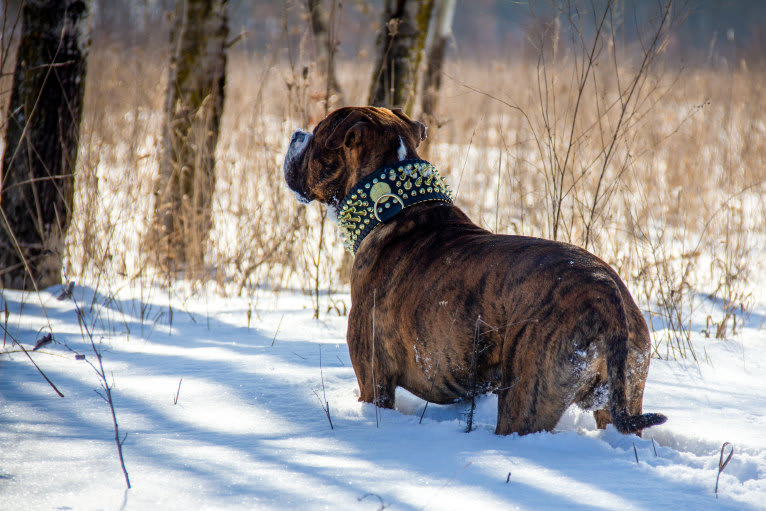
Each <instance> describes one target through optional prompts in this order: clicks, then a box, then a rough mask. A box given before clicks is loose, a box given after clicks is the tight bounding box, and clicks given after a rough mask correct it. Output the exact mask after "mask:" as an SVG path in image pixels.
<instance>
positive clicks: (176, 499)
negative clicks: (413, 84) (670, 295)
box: [0, 284, 766, 510]
mask: <svg viewBox="0 0 766 511" xmlns="http://www.w3.org/2000/svg"><path fill="white" fill-rule="evenodd" d="M59 292H60V288H51V289H49V290H44V291H41V292H40V293H39V295H38V294H35V293H31V294H30V293H21V292H13V291H7V290H6V291H4V292H3V295H2V297H3V299H4V301H5V303H6V304H7V307H8V311H9V316H8V319H7V321H5V322H3V324H4V325H5V326H6V328H7V330H8V332H9V334H11V335H12V336H14V337H15V338H17V339H18V340H19V341H20V342H21V343H22V344H23V345H24V346H25V347H26V348H27V349H28V350H31V348H32V347H33V346H34V344H35V341H36V340H37V339H38V338H39V337H40V336H41V335H42V334H43V333H45V332H47V331H51V330H52V331H53V333H54V339H55V342H54V343H52V344H49V345H47V346H45V347H43V348H41V349H40V350H38V351H35V352H31V351H30V355H31V356H32V357H33V359H34V360H35V362H36V363H37V364H38V365H39V367H40V369H41V370H42V371H44V372H45V374H46V375H47V376H48V377H49V378H50V380H51V381H52V382H53V383H54V384H55V385H56V386H57V387H58V388H59V389H60V390H61V392H62V393H64V394H65V396H66V397H64V398H60V397H58V396H57V395H56V394H55V392H54V391H53V389H52V388H51V387H50V386H49V385H48V384H47V383H46V382H45V381H44V379H43V378H42V376H41V375H40V373H39V372H38V371H37V370H36V369H35V367H34V366H33V365H32V364H31V363H30V361H29V359H28V358H27V357H26V355H25V354H24V353H21V352H19V350H18V348H17V347H16V346H13V345H12V344H11V342H12V341H11V340H10V337H8V338H7V339H6V340H5V351H15V352H14V353H11V354H7V355H3V356H0V508H1V509H3V510H22V509H23V510H38V509H39V510H43V509H45V510H50V509H55V510H69V509H72V510H90V509H128V510H144V509H163V510H165V509H168V510H174V509H227V510H228V509H235V510H236V509H248V510H250V509H259V510H260V509H266V510H268V509H274V510H277V509H279V510H284V509H332V510H336V509H341V510H342V509H353V510H364V509H370V510H374V509H381V508H382V507H383V506H385V509H405V510H410V509H412V510H424V509H425V510H446V509H460V510H466V509H481V510H493V509H529V510H541V509H624V510H628V509H636V510H640V509H645V510H648V509H694V510H698V509H720V510H730V509H731V510H735V509H736V510H741V509H766V397H765V396H766V377H764V374H766V331H765V330H763V329H762V325H763V312H764V307H763V306H762V305H757V306H756V307H754V309H753V313H752V314H751V316H750V318H749V321H748V322H747V323H746V324H745V326H744V327H743V328H742V329H740V330H739V334H738V335H737V336H736V337H734V339H732V340H727V341H719V340H712V339H706V338H704V337H703V336H702V334H699V333H694V334H693V342H694V345H695V350H696V352H697V354H698V355H701V356H700V362H699V363H695V362H694V361H693V360H691V359H684V360H676V361H674V360H669V361H666V360H660V359H652V361H651V366H650V373H649V380H648V382H647V387H646V393H645V400H644V409H645V410H646V411H648V412H662V413H664V414H666V415H667V416H668V417H669V420H668V422H667V423H666V424H665V425H662V426H657V427H654V428H651V429H649V430H646V432H645V435H644V438H638V437H636V436H632V435H631V436H625V435H621V434H619V433H618V432H617V431H616V430H614V429H613V428H611V427H610V428H609V429H607V430H605V431H600V430H597V429H596V427H595V422H594V420H593V418H592V416H591V414H589V413H586V412H582V411H580V410H578V409H576V408H572V409H570V410H568V411H567V413H566V414H565V415H564V417H563V418H562V419H561V421H560V423H559V425H558V427H557V430H556V432H554V433H540V434H533V435H527V436H522V437H519V436H517V435H511V436H507V437H502V436H496V435H495V434H494V426H495V414H496V403H497V401H496V398H495V397H494V396H492V395H488V396H485V397H482V398H481V399H479V401H478V405H477V410H476V415H475V418H474V424H475V426H476V429H475V430H474V431H472V432H470V433H465V431H464V430H465V426H466V424H465V413H466V410H467V409H468V405H467V404H466V403H456V404H454V405H447V406H438V405H433V404H429V405H428V407H427V409H426V410H425V414H424V415H423V419H422V422H421V420H420V418H421V414H423V407H424V405H425V403H424V402H423V401H422V400H420V399H418V398H417V397H415V396H413V395H411V394H409V393H408V392H406V391H403V390H402V389H399V390H398V391H397V396H396V399H397V407H396V410H376V409H375V408H374V407H373V406H371V405H368V404H362V403H359V402H358V401H357V394H358V390H357V384H356V377H355V375H354V372H353V369H352V367H351V363H350V360H349V355H348V349H347V347H346V345H345V327H346V318H345V317H337V316H330V315H328V316H326V317H325V316H323V317H322V319H321V320H314V319H311V317H312V313H313V311H312V309H311V306H310V303H311V301H310V297H308V296H305V295H302V294H300V293H298V292H286V291H285V292H282V293H274V292H272V291H266V290H260V291H259V295H258V297H257V298H258V299H257V304H258V306H257V310H252V307H251V305H250V304H251V303H252V301H250V300H248V299H244V298H243V299H233V298H222V297H219V296H216V295H215V294H214V293H213V292H208V291H199V292H197V293H196V294H192V293H191V292H189V291H186V292H181V291H179V290H175V291H172V292H171V293H168V292H167V291H166V290H156V289H154V290H147V289H140V288H138V287H137V286H136V285H135V284H134V285H133V286H127V285H126V286H125V287H123V288H121V290H120V291H119V292H115V293H114V294H110V293H104V292H101V291H97V290H94V289H93V288H90V287H87V286H79V285H78V286H77V287H75V291H74V297H75V299H76V301H77V304H78V305H79V306H80V307H81V308H82V310H83V312H84V314H85V318H86V324H87V325H88V327H89V328H90V331H91V332H92V334H93V339H94V341H95V343H96V345H97V346H98V347H99V348H100V349H101V352H102V355H103V363H104V367H105V370H106V374H107V376H108V381H109V383H110V384H111V385H112V387H113V395H114V404H115V407H116V412H117V420H118V423H119V427H120V435H124V434H127V437H126V439H125V442H124V454H125V464H126V468H127V470H128V473H129V475H130V479H131V483H132V485H133V487H132V489H130V490H126V489H125V482H124V479H123V475H122V472H121V470H120V464H119V459H118V457H117V450H116V448H115V442H114V430H113V428H112V419H111V415H110V413H109V408H108V406H107V405H106V403H105V402H104V401H103V400H102V398H101V397H100V396H99V395H98V394H97V393H96V392H94V390H99V389H100V382H99V379H98V376H97V375H96V373H95V372H94V370H93V368H92V367H91V366H90V365H88V363H87V362H88V361H90V362H94V363H97V362H96V357H95V356H94V353H93V350H92V349H91V346H90V341H89V339H88V337H87V335H83V333H82V330H81V327H80V324H79V323H78V320H77V313H76V309H75V304H74V303H73V301H72V300H64V301H58V300H57V299H56V297H57V296H58V293H59ZM141 297H143V298H141ZM335 299H336V300H337V299H342V300H344V301H345V302H346V303H350V300H349V298H348V296H347V295H346V296H344V295H340V296H336V297H335ZM0 301H2V299H0ZM91 304H93V305H92V306H91ZM706 305H707V306H708V307H711V308H713V307H715V306H716V304H715V303H713V302H708V303H707V304H706ZM4 310H5V304H3V303H0V321H3V318H4V314H3V311H4ZM249 311H251V315H250V316H251V317H250V318H249V320H248V316H249ZM699 314H700V315H701V316H700V317H704V316H705V315H706V314H707V312H706V311H704V310H702V311H700V312H699ZM703 323H704V321H703ZM248 324H249V326H248ZM697 331H698V330H697ZM65 345H66V346H65ZM67 347H68V348H67ZM75 353H81V354H85V356H86V360H76V359H75ZM320 356H321V365H320ZM179 381H180V390H179ZM176 398H177V404H174V400H175V399H176ZM325 399H326V401H327V402H328V403H329V412H330V418H331V419H332V425H333V429H331V428H330V424H329V421H328V418H327V415H326V414H325V412H324V410H323V408H322V405H323V403H324V400H325ZM724 442H731V444H733V446H734V455H733V457H732V459H731V462H730V463H729V464H728V466H727V467H726V469H725V470H724V471H723V472H722V473H721V475H720V481H719V495H718V498H716V495H715V494H714V488H715V481H716V475H717V473H718V463H719V455H720V450H721V446H722V444H723V443H724ZM634 449H635V451H634ZM655 449H656V455H655ZM636 455H637V456H638V462H636Z"/></svg>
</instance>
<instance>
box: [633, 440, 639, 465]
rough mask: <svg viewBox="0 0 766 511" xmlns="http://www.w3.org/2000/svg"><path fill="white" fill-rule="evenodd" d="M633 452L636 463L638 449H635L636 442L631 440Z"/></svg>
mask: <svg viewBox="0 0 766 511" xmlns="http://www.w3.org/2000/svg"><path fill="white" fill-rule="evenodd" d="M633 454H635V455H636V463H638V449H636V442H633Z"/></svg>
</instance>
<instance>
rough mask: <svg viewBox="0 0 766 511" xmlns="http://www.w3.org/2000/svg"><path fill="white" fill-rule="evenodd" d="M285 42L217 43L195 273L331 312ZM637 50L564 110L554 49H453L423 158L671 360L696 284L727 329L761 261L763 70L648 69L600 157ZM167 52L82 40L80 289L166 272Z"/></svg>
mask: <svg viewBox="0 0 766 511" xmlns="http://www.w3.org/2000/svg"><path fill="white" fill-rule="evenodd" d="M290 55H292V57H288V56H285V54H284V52H281V51H277V50H274V51H272V52H266V53H263V54H260V55H255V54H248V53H247V52H244V51H238V50H237V49H236V47H235V49H234V50H233V51H232V53H231V54H230V61H229V68H228V73H227V86H226V101H225V106H224V117H223V122H222V128H221V135H220V139H219V145H218V148H217V175H218V180H217V187H216V191H215V199H214V214H213V221H214V227H213V231H212V233H211V238H210V240H209V242H208V244H207V247H206V264H207V266H208V271H207V272H205V273H204V274H203V276H202V277H201V281H200V282H198V284H208V283H215V285H216V286H217V287H218V288H219V290H220V292H222V293H226V294H245V295H249V296H251V297H256V294H257V292H258V289H262V288H264V287H268V288H274V289H280V288H283V287H286V286H291V287H297V288H300V289H303V290H304V291H306V292H307V293H312V292H313V293H315V295H316V296H315V299H316V305H315V307H316V308H317V309H319V308H321V309H322V313H326V311H327V310H328V309H330V308H334V309H335V310H336V311H341V310H342V309H343V307H342V306H339V305H338V304H337V303H336V302H333V301H332V298H333V293H334V292H335V291H337V290H339V289H341V288H342V284H341V280H340V278H339V267H340V264H341V261H342V248H341V244H340V243H339V242H338V241H337V235H336V228H335V226H334V224H333V222H332V218H324V215H323V213H322V211H321V209H320V208H319V207H318V206H317V205H315V204H311V205H308V206H304V205H300V204H298V203H297V202H296V201H295V199H294V197H293V194H292V193H291V192H290V191H289V190H288V189H287V188H286V186H285V185H284V182H283V177H282V155H283V154H284V151H285V149H286V145H287V141H288V139H289V134H290V133H291V132H292V130H294V129H296V128H309V127H313V125H314V124H315V123H316V122H317V121H318V120H320V119H321V118H322V116H323V115H324V112H325V110H326V108H327V107H328V105H325V104H324V102H323V101H324V96H325V95H324V93H325V87H324V82H323V80H322V79H321V77H320V76H319V75H318V72H317V69H315V67H314V66H313V65H312V59H311V56H310V54H309V53H308V52H306V51H304V50H303V49H302V48H297V49H293V51H291V52H290ZM603 58H605V59H606V58H609V54H608V52H607V53H605V54H604V57H603ZM368 60H369V59H350V60H348V59H347V60H344V59H342V58H339V59H338V62H337V65H338V78H339V80H340V82H341V86H342V87H343V91H344V95H345V97H346V98H348V101H349V103H351V104H362V103H364V98H365V96H366V91H367V88H368V82H367V80H366V77H368V76H369V75H370V71H371V69H369V67H370V63H369V62H368ZM638 60H639V59H638V55H636V56H631V55H630V54H628V55H627V57H626V56H625V54H622V55H621V60H620V61H616V64H614V65H613V67H612V68H610V69H609V70H605V68H606V66H605V65H601V67H597V68H596V69H594V71H593V72H594V75H593V76H594V79H593V82H589V83H588V84H587V85H586V87H585V88H584V93H583V92H581V93H580V97H579V99H580V105H579V107H578V108H579V112H580V113H579V115H578V117H577V119H576V120H575V121H573V120H572V116H571V113H572V110H573V105H574V104H575V102H576V101H577V94H578V89H577V87H576V86H575V84H576V83H577V82H576V80H575V79H574V78H573V76H574V75H573V69H574V68H573V64H572V60H571V59H568V58H567V56H566V55H565V54H563V53H562V55H560V56H559V57H555V56H551V58H550V59H549V60H548V61H546V62H545V64H544V65H545V69H541V66H540V61H539V60H538V59H536V58H530V57H524V56H519V57H518V58H516V57H509V58H508V59H506V60H496V61H493V62H491V63H488V64H485V63H480V62H476V61H475V60H471V61H459V60H458V61H452V62H450V63H449V64H448V65H447V68H446V70H445V79H444V85H443V90H442V93H441V98H440V102H439V109H438V112H437V115H436V118H437V123H436V125H434V126H431V129H430V131H429V136H430V137H431V138H432V144H431V146H430V154H429V155H427V156H428V158H429V159H430V161H431V162H432V163H434V164H435V165H436V166H437V167H438V168H439V169H440V170H441V172H442V173H443V174H444V175H445V176H446V177H447V179H448V181H450V183H451V184H452V186H453V188H454V189H455V190H456V191H457V204H458V205H459V206H460V207H462V208H464V209H465V210H466V211H467V212H468V213H469V215H470V216H471V217H472V218H473V219H474V220H475V221H476V222H477V223H479V224H481V225H483V226H484V227H486V228H488V229H490V230H493V231H495V232H499V233H511V234H525V235H533V236H543V237H549V238H551V237H554V235H555V237H556V238H558V239H560V240H564V241H568V242H571V243H575V244H579V245H583V246H585V245H587V247H588V249H589V250H591V251H593V252H594V253H596V254H597V255H599V256H600V257H602V258H603V259H605V260H606V261H607V262H609V263H610V264H612V265H613V266H614V267H615V268H616V269H617V271H618V272H619V273H620V275H622V276H623V278H625V280H626V281H627V282H628V285H629V287H630V289H631V290H632V292H633V294H634V296H636V298H637V299H638V301H639V302H640V304H641V305H642V307H643V308H644V310H647V311H649V313H650V315H651V316H652V318H653V321H652V324H653V326H654V327H655V328H657V329H658V331H660V330H661V331H662V332H663V335H664V336H665V337H662V338H660V339H659V340H658V341H657V342H658V347H657V350H656V354H657V355H661V356H679V355H684V354H685V353H686V351H687V350H688V349H690V345H689V344H688V334H689V330H690V329H692V328H696V326H694V325H691V323H690V318H691V312H692V311H693V310H694V309H695V307H696V306H697V305H698V302H699V300H700V296H702V295H701V294H700V293H707V294H709V295H710V296H713V297H715V299H717V300H720V301H721V304H722V307H721V310H722V311H724V312H723V313H722V315H721V316H720V317H711V318H709V320H708V324H707V325H706V332H708V333H709V334H710V335H711V336H717V337H726V336H727V335H730V334H731V333H732V331H733V330H732V329H733V328H736V326H737V325H740V324H741V320H742V317H743V316H744V315H745V314H746V313H747V311H748V310H749V308H750V306H751V299H752V293H753V291H754V286H755V285H756V283H757V281H756V280H755V279H754V277H755V276H757V274H759V273H760V272H761V271H762V270H763V264H762V261H761V258H762V257H763V249H762V247H763V246H764V241H766V240H765V236H764V233H765V232H766V220H765V219H766V214H765V212H764V206H763V204H764V198H765V197H764V195H766V186H765V185H764V182H765V181H766V164H765V163H766V162H765V161H764V159H766V121H765V119H766V96H765V95H764V94H763V89H762V87H760V86H758V84H761V83H766V82H765V81H764V78H766V72H764V70H762V69H748V68H747V66H746V65H745V64H743V65H737V66H736V67H732V68H720V67H715V66H708V67H703V68H693V69H684V70H681V71H679V69H678V68H677V67H675V66H673V65H672V64H671V63H664V64H663V63H660V64H658V65H655V66H653V67H652V68H651V69H649V70H648V71H647V72H646V76H645V78H644V81H643V82H642V84H641V87H642V88H641V93H640V94H639V95H638V96H637V98H634V100H635V101H634V103H632V104H631V106H630V116H629V117H628V119H627V121H624V122H625V124H624V125H623V127H624V128H625V131H624V132H621V134H620V135H619V137H618V139H617V140H616V144H614V148H613V150H612V153H611V159H609V160H608V161H606V164H604V162H605V157H604V155H605V148H606V147H608V146H609V142H610V139H609V134H610V133H613V132H614V130H615V126H616V125H617V123H618V118H619V113H620V104H621V103H620V101H621V98H624V97H625V96H624V89H625V80H627V79H628V78H629V77H630V76H632V74H631V73H633V72H634V71H635V65H636V63H637V62H638ZM166 65H167V55H166V53H165V52H164V50H162V49H161V45H159V46H155V47H144V46H141V45H136V46H132V47H126V46H125V45H124V44H120V43H115V44H100V45H97V46H94V48H93V51H92V54H91V57H90V64H89V76H88V83H87V90H86V109H85V115H84V118H83V126H82V129H81V141H82V143H81V148H80V159H79V168H78V176H77V190H76V195H75V218H74V221H73V223H72V227H71V230H70V233H69V244H68V246H69V253H68V255H67V259H66V271H67V274H68V276H70V277H71V278H76V279H78V280H85V281H87V282H91V283H95V284H94V285H96V286H116V285H118V284H117V282H134V281H136V280H140V281H142V282H147V283H153V284H157V283H165V284H166V285H167V284H171V285H172V282H170V281H169V280H168V278H169V277H168V276H165V275H161V274H158V273H157V272H156V270H153V269H152V268H151V267H149V266H148V264H147V261H148V259H149V258H148V254H146V253H145V248H144V247H143V246H142V245H141V239H142V235H143V234H144V233H145V232H146V229H147V228H148V225H149V221H150V215H151V211H152V201H153V197H152V193H151V190H152V181H153V179H154V177H155V176H156V172H157V161H158V155H159V137H160V133H161V126H160V122H161V119H162V110H161V109H162V98H163V97H164V95H163V91H164V86H165V83H164V81H165V76H166V72H165V66H166ZM542 72H545V73H546V75H545V77H544V78H541V73H542ZM552 76H555V77H556V78H555V79H551V77H552ZM618 77H622V78H623V82H622V83H621V82H620V80H619V79H618ZM546 80H547V81H546ZM543 86H544V87H545V89H544V90H543V88H542V87H543ZM541 91H542V92H541ZM543 92H544V94H545V95H546V96H545V98H544V99H542V100H541V97H542V93H543ZM554 102H555V104H554ZM332 106H336V105H329V107H332ZM572 123H574V130H571V127H572ZM570 130H571V131H572V132H573V133H574V134H575V136H574V139H576V144H575V145H574V146H572V147H571V148H570V147H569V146H568V145H567V144H566V142H567V141H568V140H569V141H571V138H570V139H567V138H566V137H564V136H559V135H558V134H560V133H564V134H566V133H567V132H569V131H570ZM548 132H550V133H552V134H551V135H547V133H548ZM546 137H547V138H546ZM561 144H564V145H563V146H562V145H561ZM567 149H570V152H571V155H570V158H571V159H570V166H569V168H568V171H567V172H569V174H567V175H565V176H563V178H562V180H561V181H560V182H559V183H558V184H555V185H554V183H553V181H552V178H553V177H552V176H554V175H555V172H554V171H555V168H556V167H555V165H556V161H555V157H556V156H555V155H556V154H559V155H561V154H563V152H566V150H567ZM554 188H556V190H557V192H556V193H558V195H556V194H555V193H553V190H554ZM552 197H553V198H554V199H556V198H557V200H558V202H556V201H553V202H552V199H551V198H552ZM554 206H555V208H558V210H559V214H560V215H559V217H558V218H557V219H555V214H554V213H553V211H554ZM320 233H321V235H320ZM320 294H321V295H322V297H321V300H320V296H319V295H320ZM256 298H257V297H256ZM320 301H321V307H320ZM654 320H656V321H654ZM666 326H667V327H669V328H668V329H665V327H666ZM660 344H661V345H662V346H660ZM686 354H688V353H686ZM692 354H693V353H692Z"/></svg>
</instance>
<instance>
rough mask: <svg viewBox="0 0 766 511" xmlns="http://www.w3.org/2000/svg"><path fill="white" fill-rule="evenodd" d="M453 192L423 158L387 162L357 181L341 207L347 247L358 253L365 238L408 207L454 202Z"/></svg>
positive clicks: (353, 252)
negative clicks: (433, 202)
mask: <svg viewBox="0 0 766 511" xmlns="http://www.w3.org/2000/svg"><path fill="white" fill-rule="evenodd" d="M452 200H453V195H452V191H451V190H450V188H449V186H448V185H447V183H446V182H445V181H444V178H443V177H441V176H440V175H439V172H438V171H437V170H436V169H435V168H434V166H433V165H431V164H430V163H428V162H427V161H424V160H420V159H410V160H403V161H398V162H396V163H393V164H390V165H385V166H383V167H381V168H379V169H378V170H376V171H375V172H373V173H371V174H370V175H368V176H367V177H365V178H364V179H362V180H361V181H360V182H358V183H357V184H356V185H354V187H353V188H352V189H351V191H350V192H349V193H348V194H347V195H346V197H345V198H344V199H343V200H342V201H341V202H340V205H339V207H338V227H339V228H340V234H341V237H342V238H343V243H344V245H345V246H346V249H347V250H349V251H350V252H351V253H352V254H356V251H357V249H358V248H359V245H361V243H362V240H363V239H364V238H365V237H366V236H367V235H368V234H370V233H371V232H372V230H373V229H375V227H377V226H378V225H380V224H381V223H386V222H388V221H390V220H391V219H393V218H394V217H396V216H397V215H399V214H400V213H401V212H402V211H404V210H405V209H406V208H408V207H411V206H414V205H415V204H420V203H423V202H428V201H440V202H444V203H447V204H452Z"/></svg>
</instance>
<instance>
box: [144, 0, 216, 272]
mask: <svg viewBox="0 0 766 511" xmlns="http://www.w3.org/2000/svg"><path fill="white" fill-rule="evenodd" d="M226 7H227V0H177V1H176V6H175V16H174V20H173V27H172V29H171V34H170V44H171V58H170V66H169V74H168V88H167V95H166V99H165V126H164V128H163V138H162V148H161V151H162V154H161V156H160V168H159V176H158V179H157V181H156V183H155V191H154V193H155V206H154V218H153V220H152V225H151V227H150V230H149V237H148V241H149V245H150V247H152V248H153V249H154V250H155V253H156V255H157V259H156V260H155V262H156V263H158V264H159V265H160V266H161V267H162V268H163V269H165V270H168V271H177V270H182V269H186V270H189V271H194V270H198V269H199V268H201V266H202V263H203V258H204V254H205V246H206V244H207V240H208V237H209V234H210V229H211V227H212V204H213V191H214V189H215V181H216V180H215V172H214V169H215V148H216V144H217V142H218V133H219V127H220V122H221V115H222V113H223V100H224V85H225V73H226V48H227V45H226V38H227V37H228V34H229V28H228V18H227V9H226Z"/></svg>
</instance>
